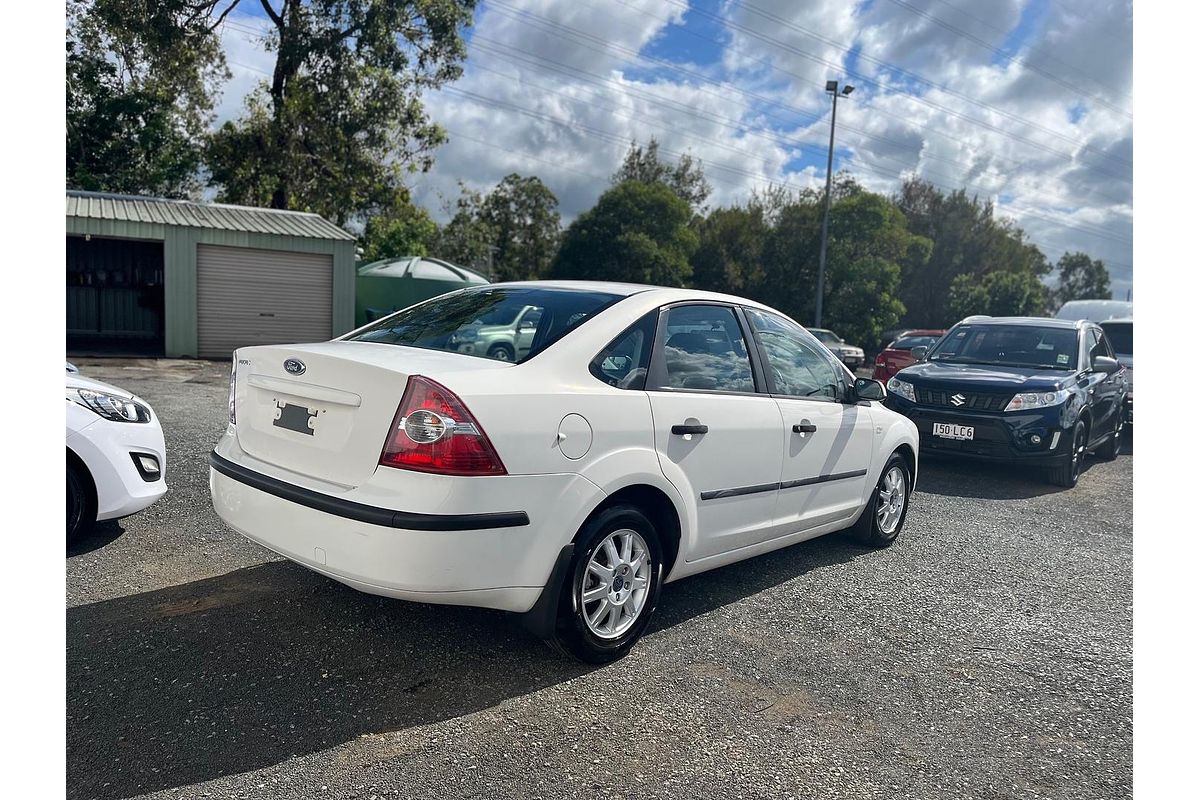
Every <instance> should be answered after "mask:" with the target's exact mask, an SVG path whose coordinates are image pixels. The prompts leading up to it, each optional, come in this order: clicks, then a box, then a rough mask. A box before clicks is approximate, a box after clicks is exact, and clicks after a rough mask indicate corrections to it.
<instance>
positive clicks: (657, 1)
mask: <svg viewBox="0 0 1200 800" xmlns="http://www.w3.org/2000/svg"><path fill="white" fill-rule="evenodd" d="M710 8H711V7H710V6H709V5H707V4H706V5H705V6H704V7H702V8H690V9H687V10H686V11H685V8H684V6H683V4H682V2H681V0H569V2H568V1H567V0H560V1H559V2H555V1H554V0H487V2H485V3H483V4H481V6H480V11H479V13H478V15H477V19H476V23H475V25H474V27H473V29H472V30H471V32H470V36H471V37H472V39H471V41H470V42H469V43H468V52H469V54H470V55H469V58H468V61H467V63H466V65H465V72H464V75H463V77H462V78H461V79H460V80H459V81H457V82H456V83H454V84H453V85H452V86H450V87H447V88H446V89H444V90H442V91H438V92H431V93H430V94H429V95H428V96H427V98H426V99H427V106H428V109H429V111H430V114H431V116H432V118H433V119H434V120H436V121H438V122H439V123H441V124H443V125H444V126H445V127H446V128H447V129H448V131H449V132H450V142H449V143H448V144H446V145H445V146H443V147H442V148H440V149H439V151H438V153H437V162H436V165H435V166H434V168H433V170H432V171H431V172H430V173H429V174H426V175H421V176H414V179H413V183H414V193H415V195H416V197H417V199H418V200H419V201H421V202H423V203H425V204H426V205H427V206H429V207H430V208H431V210H435V211H439V212H440V205H441V201H440V200H439V196H445V197H447V198H450V199H452V198H454V197H456V196H457V183H458V181H460V180H461V181H463V182H465V183H467V184H468V185H470V186H473V187H475V188H479V189H487V188H490V187H491V186H493V185H494V184H495V183H496V182H497V181H498V180H499V179H500V178H502V177H503V176H504V175H506V174H508V173H510V172H520V173H522V174H536V175H538V176H539V177H541V178H542V180H544V181H545V182H546V183H547V185H549V186H550V188H551V189H552V190H553V191H554V192H555V193H556V194H557V195H558V197H559V199H560V202H561V207H562V211H563V213H564V216H565V217H566V218H568V219H570V218H571V217H573V216H574V215H576V214H578V213H579V212H580V211H583V210H585V209H586V208H588V207H590V206H591V205H592V204H593V203H594V202H595V199H596V198H597V196H598V195H599V194H600V192H602V191H603V190H604V188H605V187H606V186H607V182H608V176H609V175H610V174H611V173H612V172H613V171H614V170H615V169H616V167H617V166H618V164H619V163H620V160H621V157H622V156H623V154H624V152H625V149H626V148H627V146H628V143H629V142H630V141H631V140H633V139H638V140H641V141H643V142H644V141H646V140H648V139H649V138H650V137H651V136H654V137H655V138H657V139H658V140H659V142H660V145H661V148H662V149H663V150H664V151H669V152H690V153H692V154H693V155H694V156H696V157H698V158H700V159H701V160H703V161H704V162H705V165H706V172H707V174H708V176H709V178H710V180H711V182H712V183H713V187H714V190H715V191H714V195H713V197H712V198H711V200H710V203H712V204H714V205H721V204H729V203H733V202H738V201H744V200H745V199H746V198H747V197H748V195H749V193H750V192H751V191H752V189H754V188H755V187H756V186H762V185H764V184H765V183H767V182H778V183H787V184H790V185H792V186H795V187H800V186H808V185H816V184H817V183H819V182H820V181H821V180H823V176H824V153H825V148H826V146H827V143H828V131H829V128H828V125H829V118H828V108H829V101H828V97H827V96H826V95H825V94H824V92H823V91H822V89H823V85H824V81H825V80H826V79H827V78H837V79H841V80H846V81H849V82H851V83H854V84H855V85H856V87H857V90H856V92H855V93H854V94H853V95H852V96H851V97H849V98H847V99H845V100H843V101H842V102H840V103H839V107H838V148H839V150H838V152H839V160H838V162H837V166H838V167H844V168H848V169H850V170H852V171H853V172H855V173H856V174H857V175H858V176H859V177H860V178H861V179H862V180H863V182H864V183H865V184H866V185H868V186H869V187H871V188H874V189H877V190H879V191H892V190H894V189H895V188H896V187H897V186H898V182H899V176H900V175H901V174H909V173H914V172H915V173H916V174H919V175H921V176H922V177H925V178H926V179H928V180H930V181H932V182H934V183H935V184H938V185H940V186H943V187H945V188H958V187H964V186H965V187H966V188H967V190H968V191H969V192H971V193H977V194H979V195H980V196H981V197H987V198H992V199H993V200H995V201H996V202H997V208H998V213H1001V214H1005V215H1011V216H1012V217H1013V218H1014V220H1015V221H1016V222H1017V223H1018V224H1019V225H1021V226H1022V227H1023V228H1025V230H1026V231H1027V232H1028V233H1029V234H1030V237H1031V239H1032V240H1033V241H1034V242H1035V243H1037V244H1038V245H1039V246H1041V247H1042V249H1043V250H1044V251H1045V252H1046V254H1047V256H1048V257H1049V258H1050V259H1051V260H1056V259H1057V258H1058V256H1059V255H1060V254H1061V253H1062V252H1063V251H1065V250H1083V251H1085V252H1088V253H1091V254H1093V255H1096V256H1100V257H1103V258H1105V259H1106V260H1108V261H1109V262H1110V263H1111V264H1112V266H1111V271H1112V273H1113V277H1114V279H1115V280H1114V282H1115V290H1116V294H1117V295H1118V296H1124V292H1125V289H1126V288H1127V287H1128V285H1129V278H1130V276H1129V274H1128V273H1129V268H1128V267H1127V266H1125V265H1128V264H1131V263H1132V246H1131V244H1129V242H1130V241H1131V239H1132V208H1131V206H1132V193H1131V189H1132V187H1131V182H1130V180H1129V176H1130V175H1131V172H1132V169H1131V166H1130V161H1131V160H1132V136H1133V123H1132V119H1131V117H1130V116H1129V114H1128V113H1127V111H1125V109H1128V108H1129V107H1130V105H1131V102H1132V101H1131V99H1130V97H1129V93H1130V91H1131V79H1132V41H1131V21H1130V18H1131V12H1130V6H1129V3H1128V2H1127V0H1087V1H1086V2H1084V0H1077V2H1074V3H1070V4H1068V3H1065V2H1057V3H1052V4H1049V5H1047V4H1044V3H1032V2H1031V0H866V1H864V2H857V3H855V2H846V1H845V0H806V2H803V3H796V2H792V1H791V0H727V2H725V3H723V4H722V5H721V6H720V7H719V8H718V9H717V12H716V14H717V19H716V20H714V19H712V18H711V16H709V15H712V14H713V12H712V11H709V10H708V9H710ZM752 9H753V10H752ZM756 12H757V13H756ZM681 23H682V24H685V27H684V28H683V29H682V30H681V29H680V28H679V25H680V24H681ZM239 24H241V25H246V24H249V23H246V22H244V21H242V22H240V23H239ZM687 31H695V32H696V33H695V34H692V33H687ZM1014 32H1015V33H1014ZM667 36H669V37H670V38H667V39H664V37H667ZM709 39H715V40H716V41H710V40H709ZM680 43H686V44H687V45H689V46H692V45H694V46H696V47H698V48H700V49H701V50H703V49H705V48H707V49H708V50H709V51H712V52H715V57H713V58H710V59H701V64H700V65H699V66H697V65H696V64H694V63H686V62H685V60H684V58H685V57H684V56H683V55H682V53H683V52H685V51H684V48H683V47H681V46H680ZM226 45H227V47H228V48H229V53H230V60H231V61H236V62H238V64H241V65H246V66H245V67H239V66H238V64H231V69H233V71H234V73H235V79H234V82H233V83H231V84H230V86H229V87H228V88H227V90H226V96H225V99H224V100H223V102H222V106H221V111H220V113H221V114H222V115H226V116H227V115H228V114H231V113H233V109H236V108H237V107H238V105H239V103H240V97H239V95H240V94H244V92H245V91H246V90H247V89H248V88H249V87H250V86H252V85H253V84H254V83H255V82H256V81H257V80H259V79H261V78H262V77H263V76H262V75H261V74H259V73H257V72H256V71H255V70H256V69H257V70H265V71H269V69H270V64H271V57H270V56H269V55H268V54H264V53H263V52H262V49H261V45H260V44H258V43H254V42H251V41H248V38H247V36H246V35H245V34H244V33H243V34H239V35H237V36H233V35H230V34H227V36H226ZM845 48H852V51H851V52H852V53H853V55H851V53H850V52H847V50H846V49H845ZM648 50H652V51H653V52H654V53H656V54H657V55H655V56H649V55H647V51H648ZM688 52H690V51H688ZM661 59H667V60H668V61H670V62H672V63H673V64H676V65H677V66H676V67H674V68H671V67H667V66H664V64H663V63H662V61H661ZM852 72H853V73H854V74H853V75H852V74H851V73H852ZM914 76H920V77H921V78H923V79H927V80H918V79H916V78H915V77H914Z"/></svg>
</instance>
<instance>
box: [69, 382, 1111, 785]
mask: <svg viewBox="0 0 1200 800" xmlns="http://www.w3.org/2000/svg"><path fill="white" fill-rule="evenodd" d="M79 365H80V366H81V368H82V369H83V371H84V373H85V374H88V375H90V376H92V377H96V378H99V379H101V380H108V381H110V382H113V383H116V384H117V385H120V386H122V387H124V388H127V389H130V390H131V391H135V392H137V393H139V394H140V395H141V396H142V397H144V398H145V399H147V400H148V401H149V402H150V403H151V404H152V405H153V406H154V408H155V410H156V411H157V412H158V414H159V416H160V417H161V419H162V421H163V427H164V429H165V432H166V437H167V447H168V466H167V481H168V483H169V484H170V487H171V490H170V492H169V493H168V495H167V496H166V497H165V498H164V499H163V500H162V501H160V502H159V503H157V504H156V505H154V506H152V507H151V508H150V509H148V510H147V511H145V512H143V513H141V514H138V515H136V516H133V517H130V518H128V519H125V520H122V521H120V522H116V523H107V524H102V525H101V526H100V527H99V528H98V530H97V531H96V532H95V533H94V534H93V535H92V536H90V537H89V538H88V539H87V540H85V541H84V542H82V543H80V545H78V546H77V547H75V548H74V549H73V550H71V551H69V552H68V556H67V565H66V569H67V623H66V624H67V747H68V752H67V785H68V796H70V797H73V798H120V797H131V796H139V795H150V796H153V797H162V798H167V797H172V798H191V797H196V798H199V797H222V798H231V797H232V798H251V797H254V798H258V797H271V798H308V797H347V798H349V797H361V798H371V797H377V798H383V797H414V798H416V797H421V798H426V797H480V798H509V797H511V798H521V800H532V799H533V798H558V797H567V796H581V797H588V798H656V797H661V798H667V797H671V798H680V797H706V798H713V797H720V798H739V797H746V798H749V797H762V798H768V797H769V798H777V797H778V798H782V797H797V798H800V797H803V798H813V797H839V798H840V797H846V798H858V797H887V798H895V797H906V798H921V799H922V800H926V799H928V798H955V799H956V800H957V799H958V798H969V797H973V798H1009V797H1011V798H1039V797H1054V798H1087V799H1088V800H1093V799H1094V798H1117V797H1127V796H1129V795H1130V793H1131V781H1132V719H1131V718H1132V703H1131V698H1132V676H1131V672H1132V658H1131V648H1132V639H1131V626H1132V589H1131V555H1132V472H1133V456H1132V451H1131V449H1129V450H1128V452H1127V454H1126V455H1124V456H1123V457H1121V458H1119V459H1118V460H1117V461H1115V462H1113V463H1091V464H1089V466H1088V468H1087V470H1086V472H1085V474H1084V475H1083V477H1082V478H1081V480H1080V484H1079V486H1078V487H1077V488H1076V489H1074V490H1070V491H1065V490H1061V489H1057V488H1055V487H1052V486H1049V485H1048V484H1045V483H1043V482H1041V481H1040V480H1039V479H1038V478H1037V476H1035V475H1023V474H1021V473H1019V472H1017V471H1015V470H1011V469H1003V468H992V467H980V466H977V465H974V464H964V463H955V462H945V463H936V462H933V461H926V462H924V463H923V464H922V469H921V475H920V478H919V481H918V491H917V494H916V495H915V497H914V500H913V505H912V508H911V511H910V513H909V516H908V520H907V523H906V527H905V529H904V532H903V534H902V536H901V538H900V540H899V541H898V542H897V543H896V544H895V545H894V546H893V547H891V548H890V549H888V550H886V551H881V552H876V551H868V550H864V549H862V548H859V547H857V546H855V545H853V544H850V543H849V542H848V541H846V540H844V539H842V538H841V537H839V536H830V537H825V538H822V539H818V540H815V541H812V542H808V543H804V544H801V545H797V546H795V547H791V548H788V549H786V550H782V551H778V552H776V553H773V554H770V555H767V556H763V557H760V558H757V559H754V560H751V561H747V562H743V563H741V564H737V565H733V566H731V567H726V568H724V569H721V570H718V571H715V572H711V573H708V574H706V575H701V576H698V577H696V578H692V579H688V580H684V581H681V582H678V583H675V584H670V585H668V586H667V587H666V588H665V590H664V593H663V597H662V601H661V604H660V607H659V611H658V615H657V617H656V619H655V620H654V622H653V624H652V629H651V632H650V633H649V634H648V635H647V636H646V638H645V639H644V640H643V641H642V642H641V643H640V644H639V645H638V646H637V647H636V648H635V649H634V651H633V653H632V655H631V656H630V657H629V658H627V659H625V660H624V661H621V662H619V663H617V664H614V665H610V666H607V667H604V668H601V669H592V668H588V667H585V666H583V665H580V664H577V663H574V662H572V661H567V660H564V659H563V658H562V657H560V656H558V655H556V654H554V653H553V652H552V651H550V650H549V649H548V648H546V647H545V646H543V645H542V644H541V643H539V642H537V641H534V640H531V639H530V638H529V637H528V636H527V635H526V634H525V633H524V632H523V631H522V630H521V629H520V628H519V627H518V626H517V625H515V624H514V623H513V621H512V620H511V619H510V618H508V617H507V616H506V615H504V614H502V613H499V612H492V611H484V610H474V609H466V608H453V607H438V606H426V605H416V604H411V603H404V602H401V601H394V600H386V599H382V598H376V597H371V596H367V595H363V594H360V593H357V592H355V591H353V590H351V589H349V588H346V587H344V586H342V585H340V584H338V583H335V582H333V581H330V580H327V579H325V578H323V577H321V576H319V575H316V574H314V573H311V572H308V571H306V570H304V569H303V568H301V567H298V566H295V565H293V564H291V563H289V562H285V561H280V560H278V559H277V558H276V557H275V556H274V555H273V554H271V553H269V552H268V551H266V550H263V549H262V548H260V547H258V546H257V545H254V544H251V543H249V542H248V541H246V540H244V539H242V538H241V537H240V536H238V535H237V534H235V533H233V532H232V531H230V530H228V529H226V528H225V527H224V526H223V525H222V524H221V522H220V521H219V520H218V519H217V517H216V516H215V514H214V513H213V511H212V507H211V504H210V503H209V498H208V487H207V479H208V477H207V476H208V466H207V457H208V452H209V450H210V449H211V445H212V443H213V442H214V441H215V440H216V439H217V437H218V436H219V434H220V433H221V431H222V430H223V429H224V427H225V416H226V405H225V404H226V397H227V392H228V384H227V380H228V378H227V376H228V369H229V365H228V364H227V363H226V364H214V363H209V362H195V361H115V360H113V361H98V360H97V361H94V360H88V359H83V360H82V361H81V362H80V363H79ZM1128 448H1129V445H1127V449H1128Z"/></svg>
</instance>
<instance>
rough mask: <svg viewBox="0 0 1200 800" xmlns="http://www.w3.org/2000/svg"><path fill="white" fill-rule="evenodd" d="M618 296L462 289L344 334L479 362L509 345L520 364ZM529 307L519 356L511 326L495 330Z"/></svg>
mask: <svg viewBox="0 0 1200 800" xmlns="http://www.w3.org/2000/svg"><path fill="white" fill-rule="evenodd" d="M621 297H622V296H621V295H616V294H609V293H606V292H594V291H586V290H577V289H545V288H523V287H512V286H508V287H503V288H490V287H480V288H478V289H464V290H462V291H458V292H452V293H450V294H447V295H443V296H442V297H438V298H435V299H433V300H430V301H428V302H426V303H421V304H420V305H417V306H412V307H411V308H406V309H404V310H402V311H397V312H396V313H395V314H391V315H389V316H387V317H384V318H383V319H381V320H379V321H377V322H375V323H373V324H372V325H369V326H368V327H366V328H363V329H362V330H360V331H358V332H357V333H354V334H351V335H349V336H347V337H346V341H351V342H376V343H380V344H394V345H401V346H404V347H419V348H422V349H424V350H444V351H448V352H452V353H463V354H465V355H473V356H479V357H483V358H486V357H488V355H489V353H492V352H495V350H496V349H497V348H499V347H504V346H507V347H509V348H512V350H513V351H514V352H516V354H517V358H516V360H517V361H518V362H520V361H525V360H526V359H529V358H532V357H533V356H535V355H537V354H538V353H539V352H541V351H542V350H545V349H546V348H547V347H549V346H550V345H552V344H554V343H555V342H557V341H558V340H559V339H561V338H562V337H564V336H566V335H567V334H568V333H570V332H571V331H573V330H575V329H576V328H577V327H579V326H580V325H582V324H583V323H584V322H585V321H587V320H588V319H591V318H592V317H594V316H596V315H597V314H599V313H600V312H602V311H604V310H605V309H606V308H608V307H609V306H611V305H612V304H613V303H615V302H617V301H618V300H620V299H621ZM527 306H532V307H533V308H534V309H535V310H536V312H530V313H528V314H527V315H526V317H525V319H529V318H532V319H533V320H534V322H535V325H534V327H533V328H532V329H531V330H533V331H534V332H533V336H532V344H531V346H530V347H529V350H528V352H525V351H523V350H522V351H520V352H517V351H516V348H515V346H514V345H515V342H513V341H511V340H512V339H513V336H512V328H511V327H509V332H508V333H507V334H506V333H505V332H503V331H500V332H499V333H497V332H496V331H495V327H496V326H502V327H506V326H512V325H513V323H514V322H516V319H517V316H518V315H519V314H521V312H522V311H525V309H526V307H527ZM534 313H536V316H534ZM484 328H490V329H491V330H482V329H484ZM505 336H507V338H508V341H505V340H504V337H505Z"/></svg>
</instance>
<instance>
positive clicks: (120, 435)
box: [66, 364, 167, 542]
mask: <svg viewBox="0 0 1200 800" xmlns="http://www.w3.org/2000/svg"><path fill="white" fill-rule="evenodd" d="M66 400H67V542H72V541H74V540H76V539H77V538H79V537H80V536H82V535H83V534H85V533H86V532H87V531H88V529H89V528H91V526H92V524H93V523H94V522H96V521H97V520H108V519H117V518H119V517H126V516H129V515H130V514H134V513H136V512H138V511H141V510H142V509H143V508H146V506H148V505H150V504H151V503H153V502H154V501H155V500H157V499H158V498H160V497H162V496H163V494H165V493H166V491H167V481H166V469H167V467H166V458H167V447H166V444H165V443H164V442H163V432H162V426H160V425H159V423H158V417H156V416H155V415H154V411H153V409H151V408H150V404H149V403H147V402H146V401H145V400H142V399H141V398H138V397H136V396H134V395H132V394H130V393H129V392H127V391H125V390H124V389H118V388H117V387H115V386H110V385H108V384H107V383H101V382H100V381H95V380H92V379H90V378H85V377H84V376H83V375H80V374H79V373H78V370H76V371H75V372H72V371H71V365H70V364H68V365H67V375H66Z"/></svg>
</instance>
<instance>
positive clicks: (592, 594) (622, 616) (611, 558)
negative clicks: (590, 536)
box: [580, 528, 653, 639]
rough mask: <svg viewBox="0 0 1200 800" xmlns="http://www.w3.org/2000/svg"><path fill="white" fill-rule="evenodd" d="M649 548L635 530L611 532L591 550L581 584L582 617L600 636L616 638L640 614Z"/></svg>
mask: <svg viewBox="0 0 1200 800" xmlns="http://www.w3.org/2000/svg"><path fill="white" fill-rule="evenodd" d="M652 568H653V564H652V561H651V558H650V548H649V547H648V546H647V545H646V540H645V539H643V538H642V536H641V534H639V533H638V532H637V531H633V530H630V529H628V528H622V529H621V530H617V531H613V532H612V533H610V534H609V535H608V536H606V537H605V538H604V541H603V542H601V543H600V545H599V546H598V547H597V548H596V549H595V550H594V551H593V552H592V556H591V558H590V559H589V560H588V564H587V569H586V570H584V573H583V586H582V587H580V588H581V591H580V598H581V600H580V602H581V605H582V611H583V619H584V622H585V623H586V624H587V627H588V630H590V631H591V632H592V633H593V634H595V635H596V636H598V637H599V638H601V639H616V638H618V637H619V636H621V635H622V634H624V633H625V632H626V631H628V630H629V629H630V628H631V627H633V624H634V623H635V622H636V621H637V619H638V617H639V616H641V613H642V610H643V609H644V608H645V607H646V599H647V598H648V597H649V594H650V576H651V569H652Z"/></svg>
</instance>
